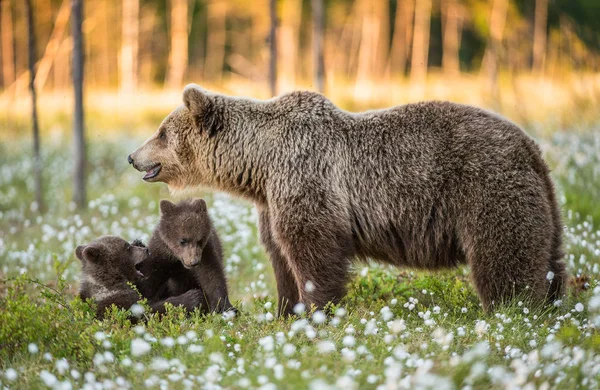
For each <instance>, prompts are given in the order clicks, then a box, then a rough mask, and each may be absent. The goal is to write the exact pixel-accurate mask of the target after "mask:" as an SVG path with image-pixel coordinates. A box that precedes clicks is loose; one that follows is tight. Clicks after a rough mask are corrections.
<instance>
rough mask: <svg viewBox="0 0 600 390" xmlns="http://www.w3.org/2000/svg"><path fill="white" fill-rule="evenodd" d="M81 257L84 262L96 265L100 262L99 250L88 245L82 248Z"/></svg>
mask: <svg viewBox="0 0 600 390" xmlns="http://www.w3.org/2000/svg"><path fill="white" fill-rule="evenodd" d="M81 255H82V257H83V259H85V260H86V261H90V262H93V263H96V262H98V261H99V260H100V255H101V253H100V249H99V248H96V247H95V246H93V245H88V246H86V247H85V248H83V251H82V252H81Z"/></svg>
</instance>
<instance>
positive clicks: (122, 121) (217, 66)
mask: <svg viewBox="0 0 600 390" xmlns="http://www.w3.org/2000/svg"><path fill="white" fill-rule="evenodd" d="M30 2H31V4H32V8H33V21H34V23H33V24H34V25H33V28H34V30H35V31H34V34H35V41H36V42H35V51H34V53H35V73H36V80H35V86H36V89H37V94H38V98H39V111H40V120H39V123H40V127H41V130H42V132H46V131H49V130H53V131H54V132H55V133H57V132H60V131H62V130H68V129H66V128H68V127H69V125H70V119H68V118H69V116H70V115H71V114H70V113H71V111H72V106H73V103H72V99H73V94H72V92H71V90H72V84H73V83H72V79H71V70H72V65H71V61H72V59H71V55H72V51H73V33H72V28H71V25H70V24H71V19H72V18H71V13H72V11H71V1H70V0H30ZM1 3H2V6H1V23H0V27H1V28H0V30H1V34H2V41H1V47H2V50H1V61H2V72H1V77H0V90H1V95H0V106H1V107H2V114H1V115H2V117H1V118H0V120H1V123H2V127H3V128H4V131H7V132H8V133H10V134H12V135H14V134H19V135H21V134H22V133H23V131H25V130H26V129H27V128H28V120H29V116H30V108H29V105H30V98H29V91H28V83H29V76H28V57H27V49H28V25H27V18H26V6H25V3H26V2H25V1H15V0H12V1H11V0H2V1H1ZM82 32H83V50H84V55H85V66H84V96H85V107H86V109H87V112H88V113H89V115H88V116H87V121H86V124H87V125H88V127H89V128H90V129H101V130H103V131H104V130H107V131H109V130H115V129H117V128H123V127H126V128H127V129H128V130H131V131H133V130H135V129H133V128H132V127H135V128H136V129H137V128H139V125H140V124H148V125H150V124H153V125H154V126H156V125H157V124H158V121H159V119H160V117H161V116H163V115H164V114H166V113H167V112H169V111H170V110H171V109H172V108H173V107H174V106H175V105H177V104H179V102H180V92H181V89H182V87H183V86H184V85H185V84H186V83H188V82H195V83H197V84H200V85H202V86H203V87H206V88H211V89H215V90H218V91H222V92H226V93H229V94H234V95H246V96H254V97H258V98H267V97H270V96H271V95H272V94H280V93H284V92H287V91H291V90H294V89H312V90H318V91H321V92H323V93H325V94H326V95H327V96H328V97H330V98H331V99H332V100H333V101H334V102H335V103H336V104H338V105H340V106H341V107H343V108H346V109H351V110H360V109H365V108H373V107H385V106H391V105H397V104H405V103H408V102H412V101H417V100H423V99H448V100H453V101H457V102H464V103H470V104H476V105H480V106H484V107H488V108H492V109H494V110H496V111H499V112H501V113H503V114H505V115H506V116H508V117H509V118H510V119H512V120H514V121H516V122H518V123H519V124H522V125H525V126H528V125H529V126H531V127H536V128H538V129H539V130H540V131H551V130H549V129H548V128H547V127H548V126H551V127H556V126H558V127H565V126H566V127H577V126H584V125H589V124H590V122H593V121H595V120H596V107H597V104H598V99H599V96H600V77H599V76H598V71H599V68H600V57H599V56H598V49H599V48H600V38H599V36H600V2H598V1H596V0H489V1H483V0H418V1H415V0H404V1H403V0H397V1H370V0H344V1H323V0H313V1H307V0H304V1H302V0H277V1H268V0H259V1H244V0H219V1H211V0H162V1H160V0H159V1H149V0H124V1H116V0H102V1H84V2H83V18H82ZM320 64H321V65H320ZM273 80H274V81H273ZM273 83H274V85H272V84H273ZM65 127H66V128H65ZM92 131H94V130H92Z"/></svg>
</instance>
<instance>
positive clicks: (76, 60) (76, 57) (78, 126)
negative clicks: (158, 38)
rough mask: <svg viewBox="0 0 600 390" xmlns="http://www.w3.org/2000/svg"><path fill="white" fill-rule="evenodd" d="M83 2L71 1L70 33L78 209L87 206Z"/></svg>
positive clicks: (74, 200) (74, 175) (75, 187)
mask: <svg viewBox="0 0 600 390" xmlns="http://www.w3.org/2000/svg"><path fill="white" fill-rule="evenodd" d="M82 3H83V0H72V1H71V14H72V19H71V33H72V35H73V65H72V72H73V90H74V92H75V112H74V114H75V119H74V126H73V150H74V154H75V158H74V168H75V169H74V172H73V202H75V204H76V205H77V207H78V208H80V209H84V208H86V206H87V195H86V188H85V181H86V180H85V179H86V178H85V169H86V150H85V133H84V119H83V67H84V56H83V34H82V32H81V25H82V22H83V4H82Z"/></svg>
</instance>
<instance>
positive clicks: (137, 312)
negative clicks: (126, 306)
mask: <svg viewBox="0 0 600 390" xmlns="http://www.w3.org/2000/svg"><path fill="white" fill-rule="evenodd" d="M144 312H145V310H144V307H143V306H142V305H140V304H138V303H134V304H133V305H132V306H131V314H133V315H134V316H135V317H138V318H139V317H141V316H142V315H143V314H144Z"/></svg>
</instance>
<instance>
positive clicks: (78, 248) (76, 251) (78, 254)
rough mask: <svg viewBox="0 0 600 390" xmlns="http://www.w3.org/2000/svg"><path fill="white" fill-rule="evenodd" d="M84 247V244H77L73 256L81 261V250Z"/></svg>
mask: <svg viewBox="0 0 600 390" xmlns="http://www.w3.org/2000/svg"><path fill="white" fill-rule="evenodd" d="M84 249H85V245H79V246H78V247H77V248H75V256H77V258H78V259H79V260H81V261H83V250H84Z"/></svg>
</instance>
